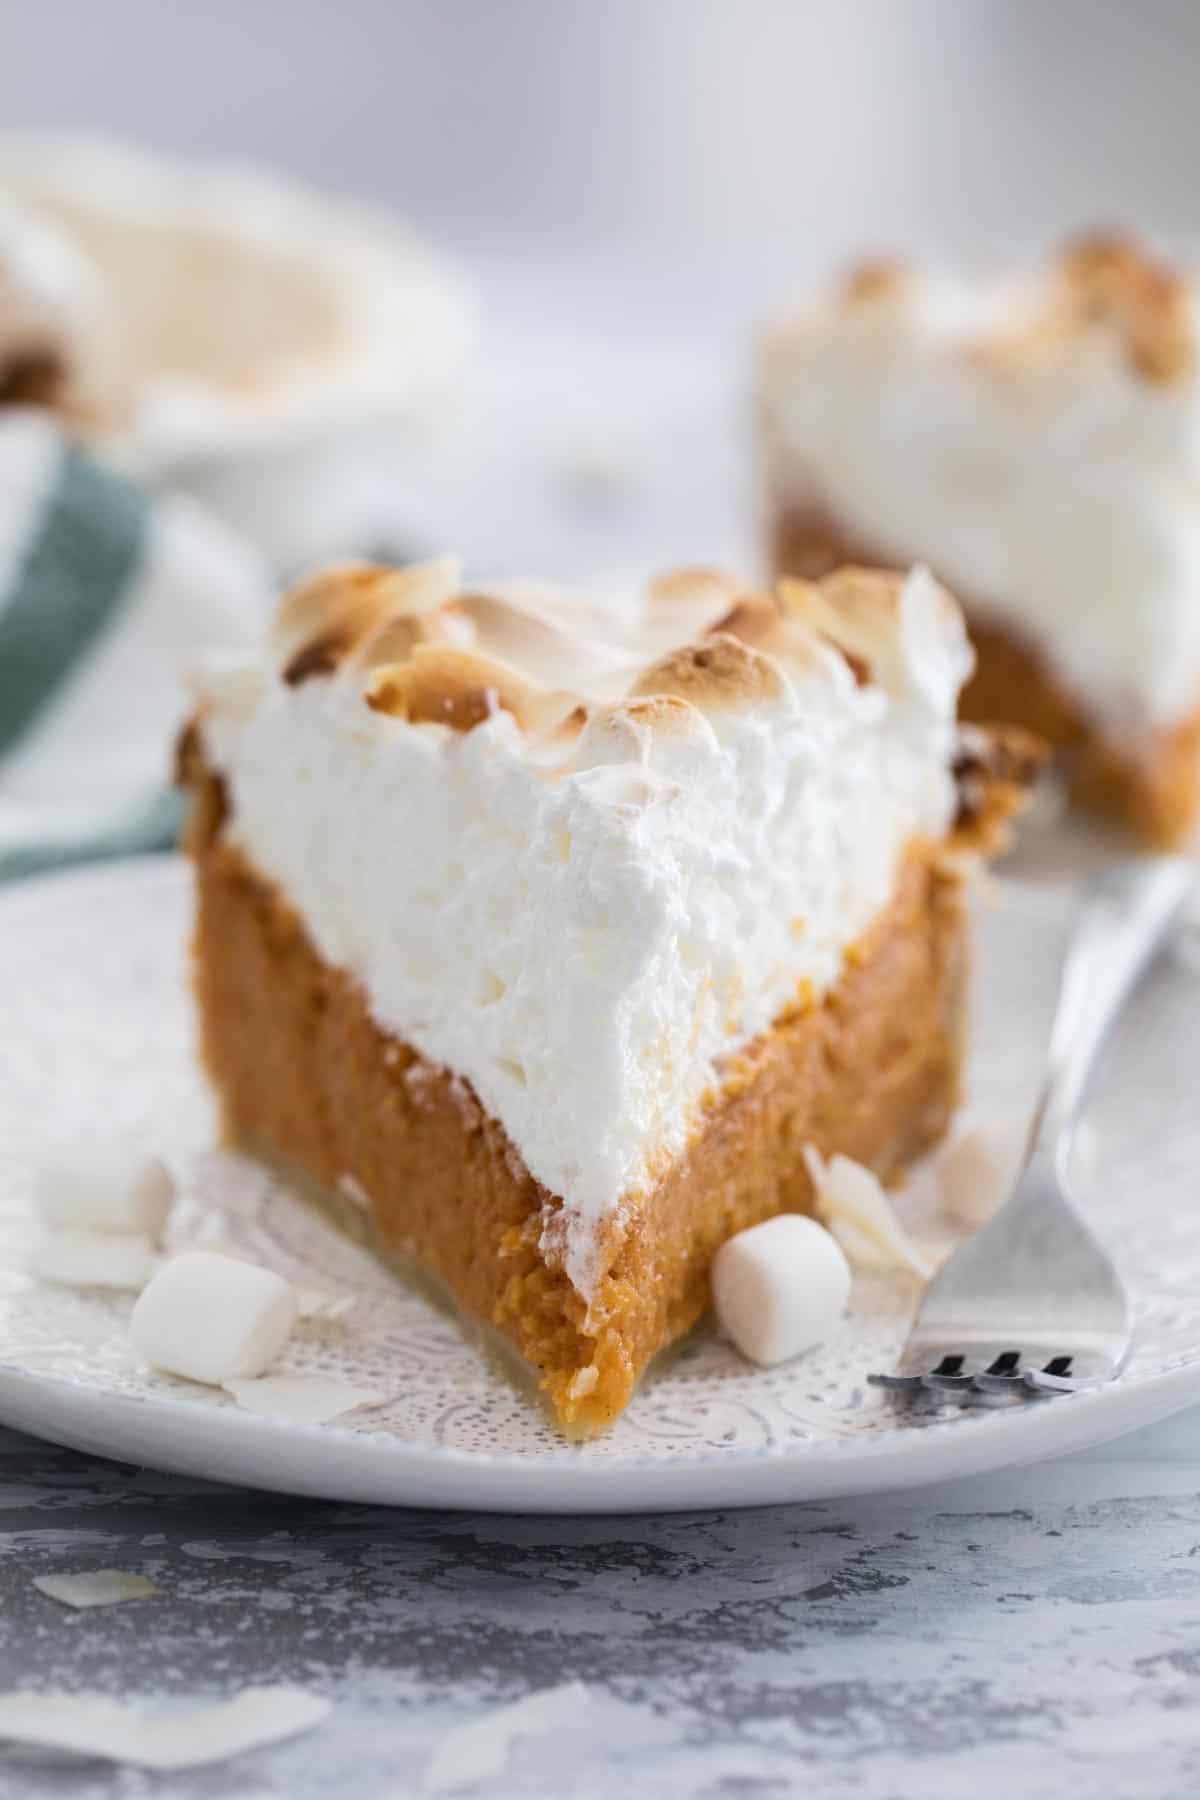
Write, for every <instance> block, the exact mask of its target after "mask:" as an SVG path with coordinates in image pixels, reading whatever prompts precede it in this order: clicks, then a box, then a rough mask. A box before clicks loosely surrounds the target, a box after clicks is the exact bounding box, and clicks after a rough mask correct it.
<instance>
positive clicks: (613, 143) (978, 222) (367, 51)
mask: <svg viewBox="0 0 1200 1800" xmlns="http://www.w3.org/2000/svg"><path fill="white" fill-rule="evenodd" d="M1198 72H1200V7H1198V6H1196V5H1195V3H1194V0H1143V3H1142V4H1131V3H1130V0H807V3H805V0H603V4H599V5H597V4H590V3H589V0H206V3H205V4H204V5H203V6H195V7H193V6H183V5H176V4H171V3H169V0H168V3H167V4H164V3H163V0H103V4H102V5H94V4H90V3H89V0H37V4H36V5H34V4H31V3H29V0H25V3H22V0H8V5H7V16H6V18H5V21H4V27H3V41H2V47H0V117H2V118H3V120H4V122H5V123H6V124H8V125H39V126H47V125H52V126H70V127H78V126H89V127H96V128H100V129H104V130H110V131H115V132H118V133H120V134H122V135H130V136H135V137H141V138H145V139H148V140H149V141H151V142H153V143H155V144H158V145H161V146H163V147H167V148H172V149H178V150H184V151H190V152H205V153H219V154H222V155H230V156H235V157H246V158H253V159H261V160H265V161H268V162H272V163H275V164H277V165H280V166H282V167H284V168H286V169H289V170H291V171H293V172H296V173H299V174H302V175H305V176H308V177H310V178H312V179H313V180H315V181H318V182H320V183H322V184H323V185H326V186H330V187H333V188H341V189H344V190H346V191H349V192H354V193H361V194H365V195H369V196H371V197H374V198H376V199H380V200H383V201H386V202H387V203H389V204H391V205H394V206H396V207H397V208H399V209H400V210H402V211H403V212H405V213H406V214H407V215H408V216H410V217H411V218H412V219H413V220H414V221H415V222H416V223H418V224H419V225H420V226H421V227H422V228H423V229H424V230H426V231H427V232H428V233H429V234H430V235H431V236H433V237H435V238H436V239H437V240H439V241H440V242H441V243H442V244H443V246H445V247H448V248H449V249H451V250H452V251H455V252H457V253H458V255H459V256H460V258H462V259H463V260H464V261H465V262H467V263H468V265H469V266H470V267H471V268H472V269H473V271H474V272H475V274H476V278H477V280H478V281H479V283H480V286H481V288H482V291H483V295H484V300H485V305H486V309H487V318H488V321H489V324H488V334H487V336H486V338H485V368H486V369H487V371H488V379H489V380H490V381H492V383H493V384H494V386H496V388H497V391H496V392H494V393H493V396H492V400H493V402H494V404H492V409H491V413H490V415H489V416H490V418H491V420H492V425H491V437H490V438H488V439H486V440H485V439H482V438H481V439H480V442H481V444H483V443H485V442H486V446H487V448H486V453H485V463H486V469H487V471H488V473H487V475H486V478H485V475H484V473H483V465H482V464H481V465H480V470H478V471H477V474H476V478H475V480H474V483H473V485H469V488H463V487H462V486H461V485H460V486H459V487H458V488H453V487H451V488H447V487H446V486H445V484H444V483H443V484H442V486H441V487H439V488H438V489H437V493H433V492H432V491H431V494H430V495H427V496H422V497H421V499H420V503H419V506H418V505H417V503H416V502H415V501H414V506H416V509H417V511H419V512H420V514H421V520H420V523H421V528H422V529H423V530H424V531H425V532H427V533H428V532H432V533H434V534H435V535H446V534H449V535H453V536H455V537H456V538H457V539H458V540H459V541H464V533H465V542H466V547H467V548H468V550H470V551H472V552H473V553H474V554H475V555H477V556H479V557H482V558H483V559H484V560H487V561H493V562H495V561H503V562H508V561H513V562H517V561H522V560H524V561H535V562H538V563H539V564H540V565H541V566H547V565H550V566H553V567H558V566H559V565H561V566H563V567H566V566H567V565H572V566H574V565H576V564H579V565H582V564H584V563H587V562H591V561H595V560H596V559H597V558H600V559H601V560H603V559H605V558H606V557H607V558H608V559H609V560H611V558H612V556H613V555H615V554H617V553H620V554H624V553H625V552H626V551H628V553H629V555H630V556H633V555H635V554H640V552H641V550H642V549H643V548H645V549H647V551H648V550H649V547H650V544H651V542H652V543H653V545H654V546H655V548H656V549H657V550H658V551H659V552H660V554H661V555H664V556H674V555H676V554H685V553H686V554H691V555H693V556H696V555H713V556H717V555H724V556H729V555H732V556H736V557H739V558H742V559H745V558H747V557H749V556H751V555H752V535H753V534H752V527H751V524H750V519H751V514H750V511H749V508H748V504H747V500H748V492H747V484H748V482H749V475H748V469H747V460H746V457H745V455H744V453H743V450H742V447H741V445H740V444H739V443H738V441H737V436H736V431H735V430H734V429H732V428H731V426H732V421H733V420H735V418H736V417H737V412H738V408H739V406H741V404H742V399H743V391H742V390H743V387H744V379H743V378H744V374H745V370H746V367H747V348H746V347H747V342H748V334H749V330H750V326H751V323H752V321H753V319H754V318H755V316H756V315H757V314H759V313H760V312H761V311H762V310H763V309H764V308H765V307H767V306H768V305H773V304H776V303H778V302H779V301H780V300H781V299H782V298H784V297H786V296H787V295H788V294H789V293H791V292H793V291H795V290H796V289H797V288H799V287H801V286H803V285H804V284H805V283H807V282H809V281H811V280H813V279H819V278H820V276H821V275H822V274H823V273H824V271H825V270H826V269H827V268H828V266H829V264H830V263H831V262H832V261H836V260H837V259H838V258H840V257H841V256H843V255H845V254H848V253H851V252H854V251H858V250H862V249H875V248H888V247H894V248H898V249H903V250H906V251H916V252H918V253H925V254H941V255H948V256H952V257H954V256H960V255H965V256H974V255H978V254H981V253H982V254H987V253H993V254H995V253H1004V252H1006V251H1008V250H1010V249H1012V248H1013V247H1014V246H1015V247H1017V248H1024V247H1026V246H1027V245H1036V244H1040V243H1041V242H1042V241H1044V240H1045V239H1046V238H1047V237H1053V236H1056V235H1058V234H1060V233H1061V232H1063V231H1065V230H1068V229H1072V228H1076V227H1079V226H1081V225H1084V224H1088V223H1095V222H1102V223H1103V222H1112V223H1135V224H1138V225H1140V226H1142V227H1144V228H1148V229H1152V230H1156V231H1163V232H1166V233H1169V234H1170V235H1171V236H1180V235H1181V236H1184V237H1189V238H1190V237H1193V236H1194V235H1195V228H1196V221H1195V216H1194V215H1195V212H1196V205H1197V203H1196V199H1195V195H1194V187H1195V182H1194V176H1193V171H1194V169H1195V167H1196V166H1197V164H1198V162H1200V107H1198V106H1197V104H1196V77H1197V73H1198ZM500 390H502V392H501V391H500ZM666 420H669V421H670V422H671V423H670V429H669V430H667V431H666V432H665V434H664V431H663V425H664V421H666ZM513 435H516V436H517V437H519V438H520V441H521V448H520V453H519V455H518V456H517V458H516V460H517V461H521V459H522V458H523V457H525V455H526V454H527V453H528V454H532V455H534V456H535V457H537V458H542V459H543V461H544V463H545V468H544V469H543V473H544V474H546V476H547V480H546V482H543V483H542V488H543V489H544V490H546V491H549V488H553V485H554V480H553V474H554V467H555V464H556V459H557V464H558V466H559V467H560V468H562V469H565V470H566V472H567V474H568V476H569V475H570V465H571V464H572V462H573V463H574V464H575V465H576V466H577V470H582V471H583V472H584V473H585V474H586V473H587V471H588V470H589V469H590V471H591V474H592V476H597V475H598V477H599V479H596V480H593V481H592V490H593V492H592V499H593V500H595V499H596V498H597V497H599V498H600V500H601V502H602V503H601V505H600V508H599V511H598V512H597V509H596V507H595V506H591V507H590V510H589V506H587V505H585V506H584V507H583V509H582V511H580V510H579V509H576V511H575V512H574V513H571V512H570V509H568V513H567V514H566V515H563V514H562V513H561V510H560V511H559V512H557V513H555V514H553V516H551V515H549V514H547V513H546V512H545V510H544V509H539V508H538V507H533V508H532V510H529V511H528V513H527V514H526V512H525V511H524V510H523V508H525V506H526V503H527V500H528V492H529V489H528V483H527V482H525V480H524V478H522V480H521V482H520V483H519V484H518V485H519V487H520V494H519V495H517V494H516V491H515V490H514V488H513V484H512V481H511V480H509V479H508V478H507V475H502V474H501V473H500V471H499V468H498V460H499V459H498V446H499V444H500V442H501V440H502V439H504V440H507V439H508V438H509V437H511V436H513ZM481 454H484V453H483V452H481ZM522 466H524V465H522ZM651 467H653V469H654V471H655V474H654V478H653V480H652V481H651V480H650V479H649V475H648V471H649V470H650V468H651ZM622 471H624V472H625V473H630V472H632V475H633V477H634V478H635V479H633V480H632V481H631V483H630V488H631V492H630V494H627V495H626V499H630V498H631V494H632V488H634V487H636V486H637V485H638V480H641V482H642V486H643V488H646V485H647V482H649V488H651V489H653V490H654V491H653V492H649V493H646V494H643V496H642V499H643V501H644V502H645V504H642V503H641V502H638V503H637V504H633V505H632V508H630V507H626V509H625V510H624V512H623V513H622V512H621V509H620V508H619V507H618V518H619V524H618V526H617V527H616V528H615V529H614V528H613V527H612V521H611V518H610V517H608V516H607V515H605V512H604V507H605V505H608V504H609V503H610V502H611V501H612V500H613V498H614V496H615V495H616V494H617V490H619V489H620V488H621V486H622V480H621V472H622ZM608 475H613V476H614V479H613V480H611V481H609V480H608V479H607V477H608ZM643 478H644V479H643ZM547 484H548V485H547ZM535 485H536V484H535ZM582 485H583V486H586V485H587V483H586V482H585V483H583V484H582ZM668 490H669V491H668ZM439 495H440V496H441V498H439V497H438V496H439ZM605 496H606V497H605ZM439 508H440V509H441V515H439ZM610 512H611V507H610ZM491 515H494V519H493V521H492V522H491V523H489V517H490V516H491ZM560 527H561V529H560Z"/></svg>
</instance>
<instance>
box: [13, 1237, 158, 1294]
mask: <svg viewBox="0 0 1200 1800" xmlns="http://www.w3.org/2000/svg"><path fill="white" fill-rule="evenodd" d="M154 1260H155V1246H154V1241H153V1239H152V1238H149V1237H147V1236H146V1234H145V1232H138V1231H122V1232H116V1231H88V1230H87V1229H86V1228H85V1227H82V1226H78V1225H64V1226H60V1227H59V1228H58V1229H56V1230H53V1231H42V1232H41V1233H40V1234H39V1235H38V1237H37V1238H35V1240H34V1243H33V1247H32V1249H31V1250H30V1253H29V1263H28V1267H29V1270H30V1273H31V1274H33V1275H40V1276H41V1278H42V1280H43V1281H54V1282H57V1283H58V1284H59V1286H61V1287H103V1288H131V1289H133V1290H135V1291H136V1290H137V1289H138V1288H142V1287H145V1285H146V1283H147V1282H148V1281H149V1279H150V1276H151V1273H152V1272H153V1269H154Z"/></svg>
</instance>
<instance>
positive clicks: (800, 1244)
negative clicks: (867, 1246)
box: [712, 1213, 850, 1368]
mask: <svg viewBox="0 0 1200 1800" xmlns="http://www.w3.org/2000/svg"><path fill="white" fill-rule="evenodd" d="M712 1290H713V1304H714V1306H715V1308H716V1313H717V1322H718V1324H719V1325H720V1327H721V1329H722V1331H723V1332H724V1333H725V1335H726V1337H729V1338H731V1339H732V1340H733V1342H734V1344H735V1345H736V1346H737V1348H738V1349H739V1350H740V1351H741V1353H742V1355H743V1356H745V1357H748V1358H749V1360H750V1361H751V1362H755V1363H759V1364H760V1365H761V1366H762V1367H763V1368H771V1367H772V1366H773V1365H774V1364H775V1363H781V1362H787V1361H789V1360H790V1359H791V1358H792V1357H793V1356H799V1354H800V1352H801V1351H802V1350H811V1349H812V1347H813V1345H814V1344H819V1343H820V1342H821V1341H822V1339H823V1338H826V1337H828V1336H829V1333H830V1332H831V1331H832V1330H833V1328H834V1326H835V1325H836V1324H837V1322H838V1320H839V1319H840V1318H841V1316H842V1314H843V1313H844V1312H845V1310H846V1301H847V1300H848V1299H849V1297H850V1265H849V1263H848V1262H847V1261H846V1258H845V1255H844V1253H843V1251H842V1249H841V1247H840V1245H839V1244H838V1243H837V1242H836V1240H835V1239H834V1238H833V1237H832V1236H831V1235H830V1233H829V1232H828V1231H826V1230H825V1228H824V1226H823V1225H818V1224H817V1222H816V1220H815V1219H808V1218H805V1217H804V1216H803V1215H802V1214H800V1213H779V1214H778V1215H777V1216H776V1217H775V1218H773V1219H766V1220H764V1221H763V1223H762V1224H761V1225H752V1226H751V1227H750V1229H749V1230H748V1231H739V1232H738V1234H737V1236H736V1237H731V1238H730V1239H729V1240H728V1242H726V1243H724V1244H722V1246H721V1248H720V1249H719V1250H718V1251H717V1254H716V1256H715V1257H714V1259H713V1266H712Z"/></svg>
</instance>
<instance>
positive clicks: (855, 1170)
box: [804, 1144, 933, 1281]
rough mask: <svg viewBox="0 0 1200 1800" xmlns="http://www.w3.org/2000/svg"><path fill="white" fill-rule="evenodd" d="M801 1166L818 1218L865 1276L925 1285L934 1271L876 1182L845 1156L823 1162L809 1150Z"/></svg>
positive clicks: (876, 1178) (816, 1153)
mask: <svg viewBox="0 0 1200 1800" xmlns="http://www.w3.org/2000/svg"><path fill="white" fill-rule="evenodd" d="M804 1160H805V1162H806V1163H807V1165H808V1172H809V1174H810V1176H811V1177H812V1183H813V1188H814V1189H815V1192H816V1211H817V1217H818V1218H819V1219H820V1220H821V1223H822V1224H823V1225H825V1226H826V1227H827V1228H828V1230H829V1231H830V1232H832V1234H833V1236H834V1237H835V1238H836V1239H837V1241H838V1243H839V1244H840V1245H841V1246H842V1249H843V1250H844V1251H845V1253H846V1256H847V1258H848V1259H849V1261H850V1263H851V1264H852V1266H853V1267H855V1268H856V1269H860V1270H861V1271H862V1272H863V1273H864V1274H898V1273H900V1274H905V1275H909V1276H912V1277H913V1279H914V1280H917V1281H928V1280H929V1277H930V1275H931V1274H932V1273H933V1269H932V1266H931V1264H930V1263H929V1261H928V1259H927V1258H926V1257H925V1256H923V1255H922V1254H921V1252H920V1251H919V1250H918V1249H917V1247H916V1245H915V1244H914V1243H913V1242H912V1240H911V1238H910V1237H909V1236H908V1234H907V1232H906V1231H904V1230H903V1228H902V1227H901V1225H900V1223H899V1221H898V1219H897V1218H896V1215H895V1213H894V1212H893V1211H892V1206H891V1202H890V1201H889V1199H888V1197H887V1195H886V1193H885V1192H884V1190H883V1186H882V1184H881V1182H880V1180H879V1177H878V1176H877V1175H875V1174H873V1173H872V1171H871V1170H870V1169H866V1168H864V1167H863V1165H862V1164H861V1163H856V1162H854V1161H853V1160H852V1159H851V1158H850V1157H848V1156H841V1155H835V1156H831V1157H830V1159H829V1161H828V1162H826V1161H825V1159H824V1157H822V1156H821V1154H820V1153H819V1151H817V1150H815V1149H814V1148H813V1146H812V1145H811V1144H806V1145H805V1147H804Z"/></svg>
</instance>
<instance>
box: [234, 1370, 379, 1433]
mask: <svg viewBox="0 0 1200 1800" xmlns="http://www.w3.org/2000/svg"><path fill="white" fill-rule="evenodd" d="M222 1385H223V1387H224V1388H225V1391H226V1393H227V1394H232V1395H233V1398H234V1399H235V1400H236V1401H237V1403H238V1405H239V1406H240V1407H242V1408H244V1410H245V1411H246V1412H252V1413H261V1414H262V1415H263V1416H264V1417H265V1418H271V1419H287V1420H289V1421H291V1422H292V1423H294V1424H297V1425H324V1424H325V1423H326V1421H327V1420H329V1419H338V1418H340V1417H341V1415H342V1414H343V1413H348V1412H354V1411H356V1410H357V1409H358V1408H359V1407H364V1406H382V1405H383V1403H384V1401H385V1400H386V1399H387V1395H386V1394H381V1393H380V1392H379V1391H378V1389H376V1388H359V1387H352V1386H351V1385H350V1383H349V1382H347V1381H335V1380H334V1379H333V1378H332V1377H331V1376H328V1375H259V1376H256V1377H255V1378H254V1379H251V1380H246V1381H226V1382H224V1383H223V1384H222Z"/></svg>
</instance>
